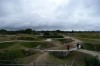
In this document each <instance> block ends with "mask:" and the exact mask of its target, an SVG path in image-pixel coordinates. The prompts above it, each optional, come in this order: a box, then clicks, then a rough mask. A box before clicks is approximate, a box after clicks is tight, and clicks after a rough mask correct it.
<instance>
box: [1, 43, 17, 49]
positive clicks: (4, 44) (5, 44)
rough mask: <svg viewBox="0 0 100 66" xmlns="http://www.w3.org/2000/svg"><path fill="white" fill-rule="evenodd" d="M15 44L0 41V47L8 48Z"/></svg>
mask: <svg viewBox="0 0 100 66" xmlns="http://www.w3.org/2000/svg"><path fill="white" fill-rule="evenodd" d="M14 44H15V42H4V43H0V49H3V48H7V47H9V46H12V45H14Z"/></svg>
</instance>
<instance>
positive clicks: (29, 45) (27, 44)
mask: <svg viewBox="0 0 100 66" xmlns="http://www.w3.org/2000/svg"><path fill="white" fill-rule="evenodd" d="M19 44H20V45H21V46H24V47H26V48H36V47H37V46H39V45H40V46H41V47H43V48H49V47H53V46H54V45H53V43H51V42H19Z"/></svg>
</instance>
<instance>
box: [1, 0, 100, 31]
mask: <svg viewBox="0 0 100 66" xmlns="http://www.w3.org/2000/svg"><path fill="white" fill-rule="evenodd" d="M99 3H100V0H68V1H67V0H0V28H1V29H2V28H6V29H23V28H33V29H37V30H54V29H61V30H100V29H99V28H100V26H99V25H100V23H99V21H100V9H99V8H100V4H99ZM97 28H98V29H97Z"/></svg>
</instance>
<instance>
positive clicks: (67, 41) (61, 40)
mask: <svg viewBox="0 0 100 66" xmlns="http://www.w3.org/2000/svg"><path fill="white" fill-rule="evenodd" d="M55 40H57V41H59V42H61V43H69V42H72V41H73V40H72V39H70V38H68V39H66V38H63V39H55Z"/></svg>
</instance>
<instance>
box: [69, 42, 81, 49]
mask: <svg viewBox="0 0 100 66" xmlns="http://www.w3.org/2000/svg"><path fill="white" fill-rule="evenodd" d="M75 47H76V48H77V49H79V48H80V43H79V42H78V43H77V44H76V46H75ZM67 49H68V50H69V49H70V45H69V44H67Z"/></svg>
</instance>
